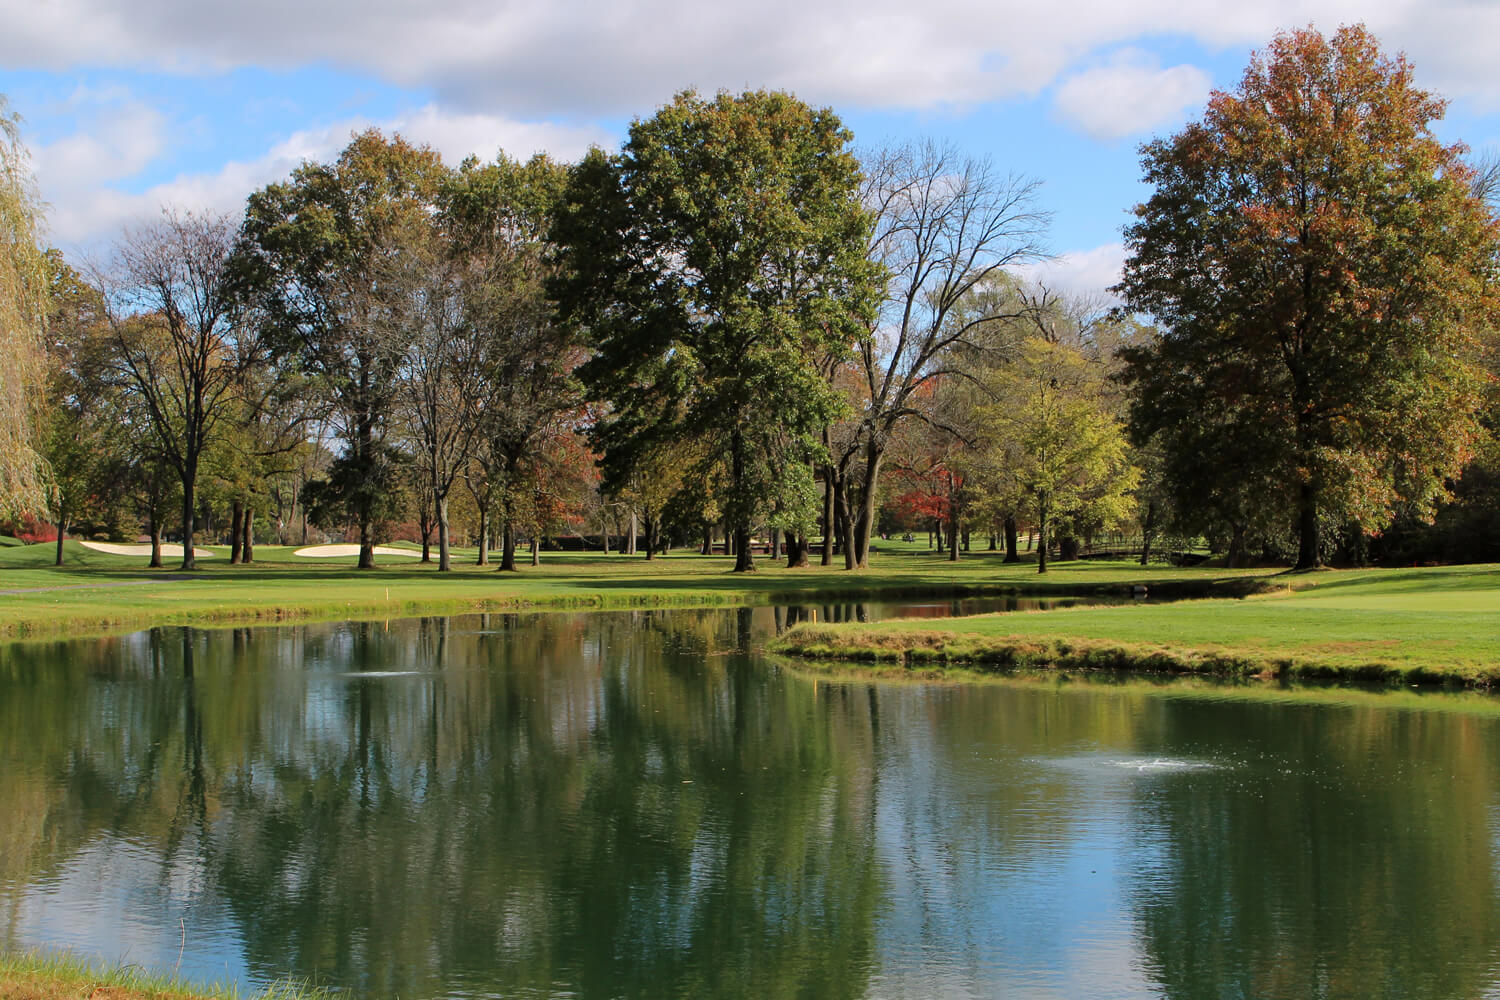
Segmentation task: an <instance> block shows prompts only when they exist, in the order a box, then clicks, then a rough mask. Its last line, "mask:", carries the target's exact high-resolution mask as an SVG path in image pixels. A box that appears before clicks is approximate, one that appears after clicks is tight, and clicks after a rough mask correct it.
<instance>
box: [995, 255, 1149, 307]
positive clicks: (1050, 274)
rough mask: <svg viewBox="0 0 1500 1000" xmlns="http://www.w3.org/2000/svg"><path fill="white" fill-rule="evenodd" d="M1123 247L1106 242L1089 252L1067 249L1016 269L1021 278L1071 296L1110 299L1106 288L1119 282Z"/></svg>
mask: <svg viewBox="0 0 1500 1000" xmlns="http://www.w3.org/2000/svg"><path fill="white" fill-rule="evenodd" d="M1124 264H1125V244H1123V243H1106V244H1104V245H1103V246H1097V247H1094V248H1093V249H1092V250H1069V251H1068V252H1067V253H1062V254H1058V255H1057V256H1056V257H1054V258H1052V259H1051V260H1046V261H1042V262H1041V263H1038V264H1032V265H1029V266H1027V267H1025V268H1021V269H1019V271H1020V275H1021V277H1022V278H1025V279H1026V280H1029V281H1038V282H1041V283H1042V284H1045V285H1046V286H1047V287H1049V288H1052V289H1055V290H1057V291H1060V292H1067V293H1069V294H1070V295H1076V296H1081V297H1085V298H1096V299H1100V300H1112V299H1113V296H1111V295H1110V294H1109V291H1108V289H1109V288H1110V286H1111V285H1115V284H1118V283H1119V281H1120V270H1121V268H1122V267H1123V266H1124Z"/></svg>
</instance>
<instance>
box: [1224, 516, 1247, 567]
mask: <svg viewBox="0 0 1500 1000" xmlns="http://www.w3.org/2000/svg"><path fill="white" fill-rule="evenodd" d="M1245 556H1246V553H1245V526H1244V525H1243V524H1234V525H1230V535H1229V553H1228V555H1226V556H1225V557H1224V566H1225V568H1226V569H1241V568H1243V567H1244V565H1245Z"/></svg>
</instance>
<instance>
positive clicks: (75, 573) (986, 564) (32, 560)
mask: <svg viewBox="0 0 1500 1000" xmlns="http://www.w3.org/2000/svg"><path fill="white" fill-rule="evenodd" d="M211 551H212V552H214V556H213V557H212V558H200V559H199V560H198V566H199V569H198V570H197V571H195V572H193V573H183V572H181V571H180V570H178V569H177V568H176V565H175V563H176V561H175V560H167V561H166V562H167V566H166V567H165V568H163V569H159V570H150V569H146V568H145V565H146V558H145V557H143V556H142V557H134V556H117V555H107V554H104V553H100V552H94V551H91V550H89V549H86V548H83V547H82V546H80V545H79V544H78V543H77V542H68V543H66V545H65V549H64V558H65V565H64V566H63V567H61V568H56V567H53V566H52V565H51V563H52V559H53V555H54V546H52V545H50V544H49V545H32V546H23V547H14V548H4V549H0V634H8V635H12V636H26V635H56V634H58V633H62V632H68V633H73V634H78V633H92V632H100V631H106V630H112V629H120V628H138V627H144V626H146V625H151V624H169V623H179V624H185V623H192V624H210V623H216V622H217V623H229V622H252V621H285V620H293V619H312V618H322V619H328V618H370V617H381V616H402V615H415V614H427V613H457V612H465V611H486V610H503V609H507V608H519V607H601V608H603V607H630V606H643V605H651V604H657V605H667V604H725V603H744V602H749V603H769V602H775V601H799V600H818V599H835V598H837V599H840V600H855V599H859V598H862V597H875V596H882V595H884V596H896V595H958V594H978V593H996V594H1000V593H1023V592H1024V593H1032V594H1076V593H1099V592H1109V593H1117V594H1120V593H1125V592H1126V588H1128V587H1130V586H1131V585H1133V584H1138V583H1146V584H1148V585H1150V586H1151V587H1153V588H1154V589H1158V590H1159V589H1161V588H1171V587H1178V588H1187V590H1188V591H1191V592H1210V591H1211V590H1212V589H1213V588H1214V587H1216V586H1220V585H1228V586H1240V587H1243V586H1246V585H1247V584H1248V585H1252V586H1253V585H1255V584H1256V581H1258V580H1260V579H1262V578H1265V577H1267V576H1268V575H1269V571H1251V572H1249V573H1245V572H1237V573H1229V574H1226V573H1225V572H1224V571H1223V570H1205V569H1178V568H1173V567H1167V566H1152V567H1150V568H1149V569H1146V568H1142V567H1140V566H1136V565H1133V564H1130V563H1123V562H1114V563H1104V562H1099V563H1087V562H1077V563H1062V564H1058V565H1057V566H1056V567H1055V569H1054V570H1053V571H1052V572H1049V573H1047V574H1046V575H1045V576H1038V575H1037V573H1036V571H1035V566H1034V565H1030V564H1026V563H1021V564H1013V565H1009V566H1006V565H1003V564H1002V563H1001V562H1000V558H999V554H998V553H988V552H986V553H974V554H972V555H969V556H966V557H965V558H964V559H961V560H960V561H958V562H956V563H954V562H948V561H947V559H946V558H945V557H943V556H941V555H937V554H935V553H930V552H928V551H927V549H926V548H925V546H920V545H918V544H915V543H912V544H904V543H897V544H896V545H894V546H889V547H888V548H887V549H886V550H885V551H881V552H877V553H875V555H874V556H873V557H872V560H871V561H872V565H871V567H870V568H869V569H867V570H864V571H861V572H855V573H850V572H847V571H845V570H843V569H841V568H838V566H837V565H835V566H830V567H821V566H818V565H816V564H815V565H813V566H810V567H807V568H804V569H787V568H786V567H785V566H784V565H782V564H780V563H774V562H771V561H770V560H768V559H765V558H760V559H758V560H757V565H758V566H759V569H758V570H757V572H755V573H751V574H734V573H731V572H730V569H731V567H732V565H733V559H732V558H729V557H725V556H700V555H698V554H696V553H695V552H689V551H679V552H673V553H672V554H670V555H668V556H665V557H659V558H657V559H653V560H651V561H649V562H648V561H647V560H646V559H645V558H644V557H642V556H622V555H617V554H611V555H605V554H603V553H561V552H548V553H544V554H543V557H542V564H541V565H540V566H536V567H533V566H530V565H527V563H528V561H529V557H523V558H522V559H521V560H520V561H521V563H522V566H521V569H520V571H519V572H516V573H500V572H497V571H496V570H495V569H494V567H493V566H487V567H480V566H475V565H474V564H473V560H474V556H475V553H474V552H473V551H472V550H466V551H465V550H460V551H458V552H457V553H456V554H455V557H454V570H453V572H451V573H439V572H437V568H436V565H435V564H433V563H426V564H424V563H421V562H419V561H418V560H416V559H411V558H406V557H400V556H387V557H378V558H377V560H376V562H377V563H378V568H376V569H373V570H359V569H356V568H355V566H354V562H355V559H354V557H353V556H348V557H339V558H334V559H306V558H301V557H297V556H295V555H293V554H292V553H293V551H294V549H292V548H290V547H277V546H257V547H256V549H255V562H254V563H252V564H250V565H248V566H246V565H239V566H231V565H229V558H228V550H227V549H224V548H222V547H218V548H211Z"/></svg>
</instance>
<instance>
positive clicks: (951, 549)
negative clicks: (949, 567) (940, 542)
mask: <svg viewBox="0 0 1500 1000" xmlns="http://www.w3.org/2000/svg"><path fill="white" fill-rule="evenodd" d="M948 561H949V562H958V518H956V517H955V518H952V519H950V520H949V521H948Z"/></svg>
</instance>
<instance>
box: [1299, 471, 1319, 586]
mask: <svg viewBox="0 0 1500 1000" xmlns="http://www.w3.org/2000/svg"><path fill="white" fill-rule="evenodd" d="M1297 529H1298V530H1297V533H1298V541H1297V565H1296V566H1294V567H1292V568H1293V569H1317V568H1318V567H1319V566H1321V565H1323V562H1322V559H1321V558H1320V557H1319V555H1318V548H1319V545H1318V491H1317V488H1316V487H1314V486H1313V484H1312V483H1303V484H1302V486H1301V489H1300V490H1299V493H1298V497H1297Z"/></svg>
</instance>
